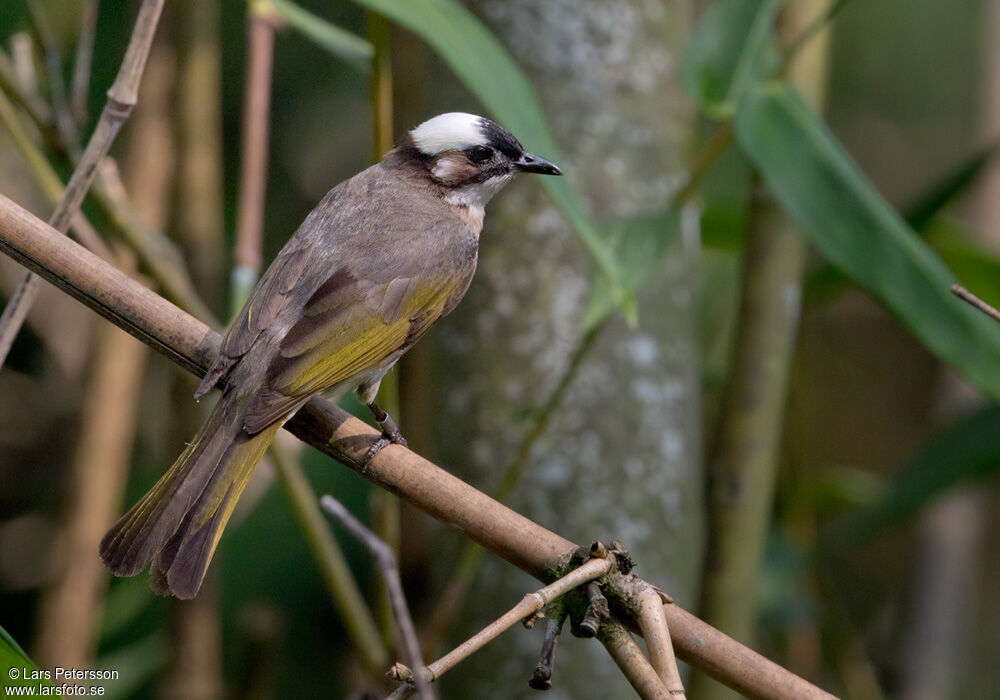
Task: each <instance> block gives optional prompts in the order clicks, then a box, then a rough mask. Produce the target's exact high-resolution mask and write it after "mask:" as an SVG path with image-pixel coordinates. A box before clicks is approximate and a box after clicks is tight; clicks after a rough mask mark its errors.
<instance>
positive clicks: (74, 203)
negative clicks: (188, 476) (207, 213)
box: [0, 0, 163, 366]
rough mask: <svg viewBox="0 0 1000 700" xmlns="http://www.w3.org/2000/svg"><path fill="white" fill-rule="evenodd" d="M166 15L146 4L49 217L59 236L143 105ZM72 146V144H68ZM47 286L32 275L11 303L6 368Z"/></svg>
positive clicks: (3, 336) (3, 319) (0, 357)
mask: <svg viewBox="0 0 1000 700" xmlns="http://www.w3.org/2000/svg"><path fill="white" fill-rule="evenodd" d="M162 9H163V0H143V3H142V6H141V7H140V8H139V17H138V18H137V19H136V23H135V27H134V29H133V30H132V38H131V40H130V41H129V45H128V49H126V51H125V58H124V59H123V60H122V64H121V68H120V69H119V70H118V76H117V77H116V78H115V81H114V83H112V85H111V89H110V90H108V101H107V103H106V104H105V105H104V111H103V112H102V113H101V118H100V119H99V120H98V122H97V126H96V127H95V128H94V133H93V134H91V136H90V141H89V142H88V143H87V148H86V149H85V150H84V152H83V155H82V156H81V157H80V163H79V165H77V166H76V169H75V170H74V171H73V175H72V177H70V180H69V183H68V184H67V185H66V191H65V193H64V194H63V198H62V201H60V202H59V205H58V206H57V207H56V209H55V211H54V212H52V216H51V217H49V224H50V225H51V226H52V227H53V228H54V229H56V230H57V231H59V232H60V233H66V231H67V230H68V229H69V225H70V222H72V221H73V217H74V216H75V215H76V213H77V211H79V209H80V204H81V203H82V202H83V198H84V196H85V195H86V194H87V190H89V189H90V185H91V183H92V182H93V181H94V176H95V174H96V173H97V166H98V165H99V164H100V162H101V159H102V158H104V156H105V155H106V154H107V152H108V149H109V148H110V147H111V144H112V142H113V141H114V140H115V136H117V135H118V130H119V129H120V128H121V126H122V124H124V123H125V121H126V120H127V119H128V117H129V114H130V113H131V112H132V108H133V107H134V106H135V104H136V102H138V99H139V80H140V79H141V78H142V71H143V69H144V68H145V66H146V57H147V56H148V55H149V47H150V45H151V44H152V43H153V34H154V32H155V31H156V24H157V22H158V21H159V19H160V11H161V10H162ZM68 143H72V141H68ZM40 284H41V280H40V279H38V278H37V277H36V276H35V275H32V274H30V273H29V274H28V275H27V276H26V277H25V278H24V279H23V280H21V283H20V284H19V285H18V287H17V289H16V290H15V291H14V293H13V294H12V295H11V298H10V301H9V302H8V303H7V306H6V307H5V308H4V310H3V315H2V316H0V366H2V365H3V363H4V361H5V360H6V359H7V353H9V352H10V348H11V346H12V345H13V344H14V338H16V337H17V333H18V331H19V330H20V329H21V326H22V325H23V324H24V320H25V318H27V316H28V311H29V310H30V309H31V304H32V303H33V302H34V300H35V297H36V296H37V295H38V288H39V285H40Z"/></svg>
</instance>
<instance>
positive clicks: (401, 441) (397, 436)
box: [355, 378, 406, 464]
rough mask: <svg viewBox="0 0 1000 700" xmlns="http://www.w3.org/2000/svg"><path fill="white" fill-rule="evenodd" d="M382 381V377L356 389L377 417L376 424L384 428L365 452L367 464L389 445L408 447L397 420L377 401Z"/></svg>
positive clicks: (360, 397)
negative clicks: (376, 397)
mask: <svg viewBox="0 0 1000 700" xmlns="http://www.w3.org/2000/svg"><path fill="white" fill-rule="evenodd" d="M380 383H381V378H379V379H376V380H375V381H374V382H366V383H364V384H362V385H360V386H359V387H358V388H357V389H356V390H355V391H356V393H357V395H358V398H359V399H361V401H362V402H363V403H364V404H365V405H366V406H368V410H370V411H371V412H372V415H373V416H374V417H375V424H376V425H377V426H378V427H379V428H380V429H381V430H382V434H381V435H380V436H379V437H378V439H377V440H376V441H375V442H374V443H373V444H372V446H371V447H369V448H368V452H366V453H365V457H364V460H363V462H364V463H365V464H367V463H368V462H370V461H371V459H372V458H373V457H374V456H375V455H377V454H378V453H379V452H381V451H382V450H383V449H385V448H386V447H387V446H389V445H402V446H403V447H406V439H405V438H404V437H403V436H402V434H401V433H400V432H399V426H397V425H396V421H394V420H393V419H392V416H390V415H389V414H388V413H386V412H385V411H383V410H382V409H381V408H380V407H379V405H378V404H377V403H375V396H376V395H377V394H378V386H379V384H380Z"/></svg>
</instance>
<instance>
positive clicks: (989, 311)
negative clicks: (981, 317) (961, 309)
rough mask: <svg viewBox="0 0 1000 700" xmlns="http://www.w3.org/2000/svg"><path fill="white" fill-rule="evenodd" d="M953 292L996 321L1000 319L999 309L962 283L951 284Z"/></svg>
mask: <svg viewBox="0 0 1000 700" xmlns="http://www.w3.org/2000/svg"><path fill="white" fill-rule="evenodd" d="M951 293H952V294H954V295H955V296H957V297H958V298H959V299H961V300H962V301H964V302H965V303H966V304H969V305H970V306H972V307H973V308H974V309H978V310H979V311H982V312H983V313H984V314H986V315H987V316H989V317H990V318H992V319H993V320H994V321H1000V311H997V310H996V309H995V308H993V307H992V306H990V305H989V304H987V303H986V302H985V301H983V300H982V299H980V298H979V297H977V296H976V295H975V294H973V293H972V292H970V291H969V290H968V289H966V288H965V287H963V286H962V285H960V284H953V285H952V286H951Z"/></svg>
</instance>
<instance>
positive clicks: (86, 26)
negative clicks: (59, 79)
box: [69, 0, 97, 124]
mask: <svg viewBox="0 0 1000 700" xmlns="http://www.w3.org/2000/svg"><path fill="white" fill-rule="evenodd" d="M96 30H97V0H83V1H82V3H81V6H80V36H79V37H78V38H77V43H76V60H75V61H74V62H73V82H72V84H71V91H70V103H69V104H70V111H71V112H72V114H73V118H74V119H75V120H76V123H77V124H83V123H84V122H86V121H87V96H88V95H89V93H90V68H91V64H92V63H93V59H94V35H95V33H96Z"/></svg>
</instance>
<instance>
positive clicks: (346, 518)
mask: <svg viewBox="0 0 1000 700" xmlns="http://www.w3.org/2000/svg"><path fill="white" fill-rule="evenodd" d="M320 505H321V506H322V507H323V510H325V511H326V512H327V513H328V514H330V515H332V516H333V517H335V518H336V519H337V520H339V521H340V523H341V524H342V525H343V526H344V527H345V528H347V530H348V531H349V532H350V533H351V534H352V535H354V537H355V538H356V539H358V540H359V541H360V542H361V543H362V544H363V545H364V546H365V547H367V548H368V551H369V552H371V554H372V556H373V557H374V558H375V561H376V562H377V563H378V566H379V569H380V570H381V572H382V578H383V580H384V583H385V587H386V590H387V591H388V595H389V602H390V604H391V605H392V610H393V614H394V616H395V620H396V625H397V626H398V629H399V637H400V640H401V641H402V647H403V651H404V653H405V654H406V661H407V663H409V664H410V668H422V667H423V665H424V662H423V656H422V655H421V654H420V643H419V642H418V641H417V630H416V628H414V626H413V618H412V617H411V616H410V609H409V606H407V604H406V595H405V594H404V593H403V582H402V581H401V580H400V578H399V568H398V567H397V566H396V555H395V553H394V552H393V551H392V548H391V547H390V546H389V545H388V544H386V543H385V542H383V541H382V540H381V539H379V538H378V536H377V535H376V534H375V533H374V532H372V531H371V530H369V529H368V528H366V527H365V526H364V525H362V524H361V521H360V520H358V519H357V518H355V517H354V516H353V515H351V512H350V511H349V510H347V508H345V507H344V504H342V503H341V502H340V501H338V500H337V499H335V498H334V497H333V496H330V495H327V496H323V498H321V499H320ZM413 682H414V685H415V686H416V690H417V694H418V695H419V696H420V699H421V700H432V698H433V697H434V696H433V694H432V693H431V688H430V685H429V684H428V682H427V680H426V679H425V678H424V677H423V675H419V674H418V675H417V676H414V678H413Z"/></svg>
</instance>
